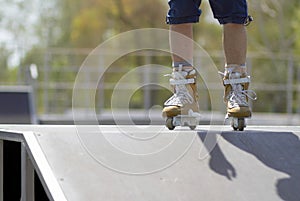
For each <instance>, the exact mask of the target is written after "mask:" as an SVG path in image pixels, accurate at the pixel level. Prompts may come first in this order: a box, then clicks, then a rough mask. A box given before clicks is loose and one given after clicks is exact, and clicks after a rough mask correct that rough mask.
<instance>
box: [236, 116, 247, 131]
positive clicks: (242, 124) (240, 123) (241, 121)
mask: <svg viewBox="0 0 300 201" xmlns="http://www.w3.org/2000/svg"><path fill="white" fill-rule="evenodd" d="M245 127H246V125H245V119H244V118H239V119H238V129H239V131H243V130H244V128H245Z"/></svg>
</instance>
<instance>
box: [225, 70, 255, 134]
mask: <svg viewBox="0 0 300 201" xmlns="http://www.w3.org/2000/svg"><path fill="white" fill-rule="evenodd" d="M221 74H222V75H223V84H224V87H225V92H224V102H225V103H226V105H227V114H226V117H225V119H230V124H231V126H232V128H233V129H234V130H239V131H243V130H244V128H245V127H246V120H245V118H250V117H251V115H252V112H251V108H250V106H249V103H248V99H251V100H256V99H257V97H256V94H255V92H254V91H252V90H248V88H249V84H250V76H248V75H247V72H246V66H244V65H242V66H240V65H230V66H227V67H226V68H225V73H221Z"/></svg>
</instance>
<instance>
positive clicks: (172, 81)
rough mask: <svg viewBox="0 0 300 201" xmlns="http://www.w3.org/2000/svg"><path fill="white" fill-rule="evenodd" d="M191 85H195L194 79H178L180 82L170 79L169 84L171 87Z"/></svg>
mask: <svg viewBox="0 0 300 201" xmlns="http://www.w3.org/2000/svg"><path fill="white" fill-rule="evenodd" d="M193 83H195V79H194V78H190V79H180V80H175V79H170V84H171V85H179V84H193Z"/></svg>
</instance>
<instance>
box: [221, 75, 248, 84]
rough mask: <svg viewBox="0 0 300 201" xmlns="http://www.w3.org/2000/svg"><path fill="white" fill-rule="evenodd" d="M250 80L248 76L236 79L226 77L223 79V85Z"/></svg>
mask: <svg viewBox="0 0 300 201" xmlns="http://www.w3.org/2000/svg"><path fill="white" fill-rule="evenodd" d="M250 81H251V80H250V76H247V77H243V78H238V79H226V80H224V81H223V82H224V85H227V84H242V83H249V82H250Z"/></svg>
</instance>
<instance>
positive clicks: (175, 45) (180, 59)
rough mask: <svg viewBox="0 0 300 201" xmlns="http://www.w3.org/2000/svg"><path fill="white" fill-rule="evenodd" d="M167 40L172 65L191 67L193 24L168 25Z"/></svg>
mask: <svg viewBox="0 0 300 201" xmlns="http://www.w3.org/2000/svg"><path fill="white" fill-rule="evenodd" d="M169 40H170V41H169V42H170V48H171V53H172V54H171V55H172V61H173V67H178V66H179V65H180V64H182V65H183V66H184V68H191V67H192V63H193V24H192V23H184V24H174V25H170V37H169Z"/></svg>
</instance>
